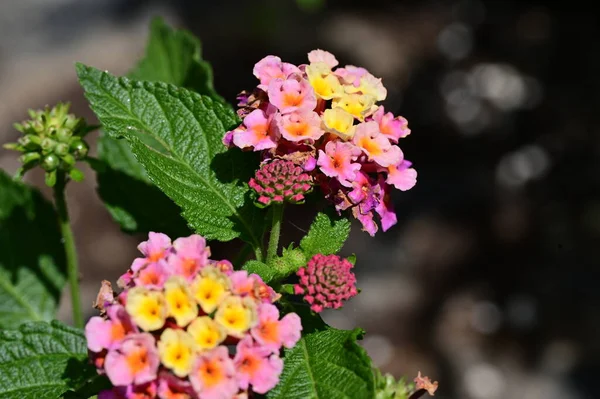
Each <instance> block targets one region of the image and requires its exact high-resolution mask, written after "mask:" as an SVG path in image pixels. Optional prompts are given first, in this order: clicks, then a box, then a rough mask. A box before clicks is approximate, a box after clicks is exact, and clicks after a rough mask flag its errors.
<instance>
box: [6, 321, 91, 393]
mask: <svg viewBox="0 0 600 399" xmlns="http://www.w3.org/2000/svg"><path fill="white" fill-rule="evenodd" d="M95 375H96V370H95V368H94V367H92V366H91V365H90V364H89V361H88V360H87V349H86V343H85V337H84V336H83V332H82V331H81V330H77V329H75V328H72V327H68V326H65V325H63V324H61V323H59V322H58V321H53V322H52V323H50V324H48V323H45V322H31V323H27V324H24V325H22V326H21V328H20V329H19V330H18V331H1V332H0V397H1V398H4V399H40V398H58V397H60V396H61V395H63V394H64V393H65V392H67V391H69V390H73V389H77V388H79V387H81V386H84V385H86V384H87V383H88V381H90V380H91V379H93V378H94V376H95Z"/></svg>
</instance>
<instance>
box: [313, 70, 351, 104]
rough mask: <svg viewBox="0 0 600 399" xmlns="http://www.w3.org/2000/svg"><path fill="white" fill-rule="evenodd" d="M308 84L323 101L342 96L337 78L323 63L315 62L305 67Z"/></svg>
mask: <svg viewBox="0 0 600 399" xmlns="http://www.w3.org/2000/svg"><path fill="white" fill-rule="evenodd" d="M306 75H307V77H308V82H309V83H310V85H311V86H312V88H313V90H314V91H315V94H316V95H317V96H318V97H320V98H322V99H324V100H331V99H332V98H334V97H339V96H341V95H342V94H343V89H342V85H341V84H340V81H339V80H338V77H337V76H335V75H334V74H333V73H332V72H331V68H329V66H328V65H327V64H325V63H324V62H315V63H313V64H310V65H307V66H306Z"/></svg>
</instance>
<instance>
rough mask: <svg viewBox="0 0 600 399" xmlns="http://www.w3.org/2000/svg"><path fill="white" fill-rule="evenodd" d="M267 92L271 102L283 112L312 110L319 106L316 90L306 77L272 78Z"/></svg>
mask: <svg viewBox="0 0 600 399" xmlns="http://www.w3.org/2000/svg"><path fill="white" fill-rule="evenodd" d="M267 94H268V95H269V101H270V102H271V104H273V105H274V106H276V107H277V109H278V110H279V111H280V112H281V113H283V114H287V113H289V112H310V111H312V110H314V109H315V107H316V106H317V98H316V96H315V92H314V90H313V88H312V87H311V85H310V83H309V82H308V81H307V80H306V79H304V78H289V79H286V80H282V79H275V80H272V81H271V82H270V83H269V88H268V90H267Z"/></svg>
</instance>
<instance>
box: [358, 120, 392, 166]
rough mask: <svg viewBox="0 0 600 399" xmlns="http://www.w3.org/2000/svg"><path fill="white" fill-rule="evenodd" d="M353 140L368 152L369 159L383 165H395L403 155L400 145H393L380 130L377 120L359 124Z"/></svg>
mask: <svg viewBox="0 0 600 399" xmlns="http://www.w3.org/2000/svg"><path fill="white" fill-rule="evenodd" d="M352 142H353V143H354V144H355V145H356V146H357V147H359V148H360V149H362V150H363V152H364V153H365V154H367V156H368V157H369V160H372V161H375V162H377V163H378V164H379V165H381V166H390V165H395V164H397V163H398V162H400V160H401V159H402V157H403V154H402V151H401V150H400V147H398V146H396V145H392V144H391V143H390V141H389V140H388V138H387V137H386V136H384V135H383V134H381V133H380V132H379V125H378V124H377V122H375V121H369V122H364V123H360V124H359V125H357V127H356V132H355V133H354V137H352Z"/></svg>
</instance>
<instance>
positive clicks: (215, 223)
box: [77, 64, 264, 250]
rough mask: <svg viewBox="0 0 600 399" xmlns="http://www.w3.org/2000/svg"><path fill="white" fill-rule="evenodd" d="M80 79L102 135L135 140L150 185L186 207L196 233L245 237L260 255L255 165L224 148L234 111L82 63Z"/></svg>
mask: <svg viewBox="0 0 600 399" xmlns="http://www.w3.org/2000/svg"><path fill="white" fill-rule="evenodd" d="M77 72H78V75H79V80H80V83H81V85H82V86H83V88H84V90H85V95H86V97H87V99H88V100H89V102H90V105H91V107H92V110H93V111H94V112H95V113H96V115H97V116H98V118H99V119H100V121H101V122H102V124H103V126H104V129H105V130H106V131H107V132H108V133H109V134H110V135H112V136H114V137H119V136H124V137H125V138H127V139H128V140H129V142H130V144H131V148H132V151H133V153H134V154H135V157H136V159H137V161H138V162H140V163H141V165H142V166H143V167H144V169H145V170H146V172H147V173H148V176H149V177H150V179H151V180H152V181H153V183H154V184H156V185H157V186H158V187H159V188H160V189H161V190H162V191H163V192H165V193H166V194H167V195H168V196H169V197H170V198H171V199H172V200H173V201H175V202H176V203H177V205H179V206H180V207H181V208H182V210H183V216H184V218H185V219H186V220H187V221H188V224H189V225H190V226H191V227H192V228H193V229H194V230H195V231H197V232H198V233H200V234H202V235H204V236H205V237H206V238H208V239H217V240H221V241H228V240H231V239H233V238H236V237H240V238H242V239H243V240H245V241H246V242H249V243H250V244H251V245H252V246H253V247H254V248H255V250H258V248H260V243H261V240H260V237H261V230H262V229H261V227H262V225H263V223H264V215H262V214H261V212H260V211H259V210H258V209H257V208H256V207H254V206H253V204H252V201H251V200H250V198H249V195H248V194H249V189H248V185H247V184H246V181H248V180H249V178H250V175H251V173H252V172H253V171H254V170H255V169H256V167H257V159H256V157H255V155H254V154H253V153H242V152H241V151H239V150H230V151H225V150H226V148H225V146H224V145H223V143H222V142H221V140H222V137H223V135H224V134H225V132H226V131H227V130H228V129H230V128H231V127H233V126H234V125H235V124H237V122H238V119H237V116H236V115H235V113H233V111H232V110H231V109H230V108H228V107H225V106H223V105H221V104H219V103H216V102H214V101H213V100H211V99H210V98H209V97H206V96H201V95H199V94H197V93H194V92H190V91H188V90H186V89H181V88H178V87H175V86H172V85H166V84H164V83H150V82H138V81H131V80H129V79H126V78H116V77H114V76H112V75H110V74H108V73H106V72H101V71H99V70H97V69H94V68H90V67H86V66H84V65H81V64H79V65H77ZM148 139H151V140H152V141H155V142H156V143H159V145H160V147H158V148H157V147H156V146H153V145H152V144H149V141H148ZM142 140H143V141H142Z"/></svg>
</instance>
